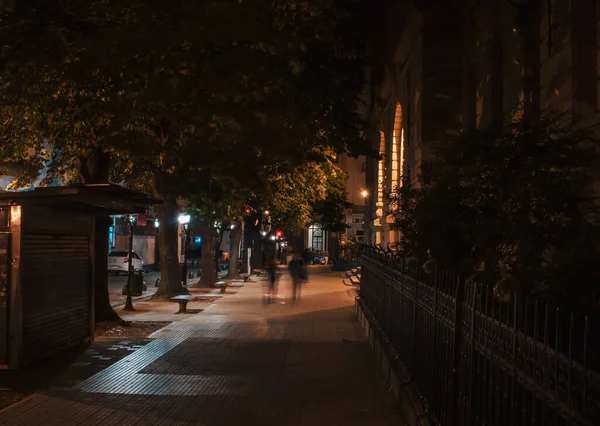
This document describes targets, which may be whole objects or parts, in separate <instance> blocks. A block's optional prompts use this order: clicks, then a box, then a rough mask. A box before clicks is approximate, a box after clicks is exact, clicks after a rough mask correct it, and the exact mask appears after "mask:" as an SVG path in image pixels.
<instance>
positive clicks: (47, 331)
mask: <svg viewBox="0 0 600 426" xmlns="http://www.w3.org/2000/svg"><path fill="white" fill-rule="evenodd" d="M22 243H23V245H22V262H23V263H22V267H23V269H22V276H21V288H22V289H23V346H22V356H23V360H24V361H25V362H27V361H31V360H33V359H36V358H40V357H43V356H46V355H49V354H51V353H53V352H55V351H57V350H59V349H60V348H64V347H67V346H71V345H74V344H79V343H81V342H82V341H83V340H84V339H86V338H87V337H89V324H90V318H89V316H90V300H91V299H90V298H91V285H90V282H91V274H90V261H89V256H90V246H89V244H90V240H89V236H88V235H41V234H30V235H27V234H25V235H24V236H23V241H22Z"/></svg>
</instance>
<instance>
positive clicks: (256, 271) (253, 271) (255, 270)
mask: <svg viewBox="0 0 600 426" xmlns="http://www.w3.org/2000/svg"><path fill="white" fill-rule="evenodd" d="M261 272H262V270H260V269H253V270H252V273H253V274H256V276H257V277H260V274H261Z"/></svg>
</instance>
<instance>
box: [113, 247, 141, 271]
mask: <svg viewBox="0 0 600 426" xmlns="http://www.w3.org/2000/svg"><path fill="white" fill-rule="evenodd" d="M131 263H132V264H133V270H134V271H141V270H142V269H143V267H144V262H142V258H141V257H140V255H139V254H137V253H136V252H133V253H132V254H131ZM128 270H129V253H128V252H127V251H125V250H122V251H121V250H113V251H111V252H110V253H109V254H108V271H109V272H116V273H117V274H118V273H119V272H127V271H128Z"/></svg>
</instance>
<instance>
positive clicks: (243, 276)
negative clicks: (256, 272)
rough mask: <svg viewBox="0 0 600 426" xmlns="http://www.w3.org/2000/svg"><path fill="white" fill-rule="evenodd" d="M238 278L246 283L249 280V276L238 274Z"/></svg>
mask: <svg viewBox="0 0 600 426" xmlns="http://www.w3.org/2000/svg"><path fill="white" fill-rule="evenodd" d="M240 277H242V279H243V280H244V282H246V281H248V280H249V279H250V274H240Z"/></svg>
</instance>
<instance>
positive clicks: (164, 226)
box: [153, 174, 187, 299]
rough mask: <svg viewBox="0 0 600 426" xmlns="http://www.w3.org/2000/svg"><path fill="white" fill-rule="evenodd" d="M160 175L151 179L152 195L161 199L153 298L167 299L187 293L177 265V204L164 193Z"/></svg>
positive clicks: (157, 214)
mask: <svg viewBox="0 0 600 426" xmlns="http://www.w3.org/2000/svg"><path fill="white" fill-rule="evenodd" d="M162 188H163V187H162V181H161V177H160V176H159V175H158V174H155V176H154V179H153V190H154V196H155V197H157V198H160V199H161V200H163V202H164V203H163V204H159V205H157V206H156V216H157V217H158V220H159V222H160V228H159V231H158V244H159V250H160V284H159V286H158V290H157V291H156V294H155V295H154V298H155V299H169V298H171V297H173V296H177V295H179V294H185V293H187V290H186V289H185V288H183V286H182V285H181V268H180V267H179V250H178V249H177V247H178V242H179V222H178V220H177V219H178V216H179V206H178V205H177V200H176V199H175V198H173V197H171V196H169V195H167V194H165V193H164V191H163V189H162Z"/></svg>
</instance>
